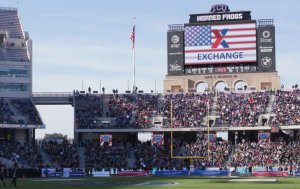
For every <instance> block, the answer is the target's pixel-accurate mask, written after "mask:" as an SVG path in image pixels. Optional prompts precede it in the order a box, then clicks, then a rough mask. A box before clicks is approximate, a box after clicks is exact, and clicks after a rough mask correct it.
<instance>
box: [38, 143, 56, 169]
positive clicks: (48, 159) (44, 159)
mask: <svg viewBox="0 0 300 189" xmlns="http://www.w3.org/2000/svg"><path fill="white" fill-rule="evenodd" d="M39 151H40V153H41V156H42V158H43V162H44V165H48V166H50V167H53V163H52V162H51V160H50V158H49V156H48V154H47V153H46V152H45V150H44V149H43V148H41V147H39Z"/></svg>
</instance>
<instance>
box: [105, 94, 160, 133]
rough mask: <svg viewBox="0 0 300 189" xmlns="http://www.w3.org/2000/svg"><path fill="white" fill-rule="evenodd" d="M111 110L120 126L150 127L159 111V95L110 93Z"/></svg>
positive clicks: (109, 103)
mask: <svg viewBox="0 0 300 189" xmlns="http://www.w3.org/2000/svg"><path fill="white" fill-rule="evenodd" d="M108 105H109V112H110V115H111V116H112V117H115V118H116V122H117V123H116V124H117V126H118V127H119V128H149V127H151V125H150V124H151V122H150V117H151V116H153V115H154V114H155V112H157V108H156V106H157V96H155V95H151V94H137V95H118V94H116V95H110V100H109V102H108Z"/></svg>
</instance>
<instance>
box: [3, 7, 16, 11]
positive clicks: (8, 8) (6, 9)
mask: <svg viewBox="0 0 300 189" xmlns="http://www.w3.org/2000/svg"><path fill="white" fill-rule="evenodd" d="M0 10H1V11H3V10H5V11H18V9H17V8H12V7H0Z"/></svg>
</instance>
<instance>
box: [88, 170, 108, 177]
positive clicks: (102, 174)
mask: <svg viewBox="0 0 300 189" xmlns="http://www.w3.org/2000/svg"><path fill="white" fill-rule="evenodd" d="M92 175H93V177H109V176H110V172H109V171H93V172H92Z"/></svg>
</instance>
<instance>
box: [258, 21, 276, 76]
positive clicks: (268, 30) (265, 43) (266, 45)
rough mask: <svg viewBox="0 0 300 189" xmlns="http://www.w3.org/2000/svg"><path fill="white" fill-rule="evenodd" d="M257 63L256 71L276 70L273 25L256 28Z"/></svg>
mask: <svg viewBox="0 0 300 189" xmlns="http://www.w3.org/2000/svg"><path fill="white" fill-rule="evenodd" d="M257 63H258V71H276V60H275V27H274V26H264V27H258V28H257Z"/></svg>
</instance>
